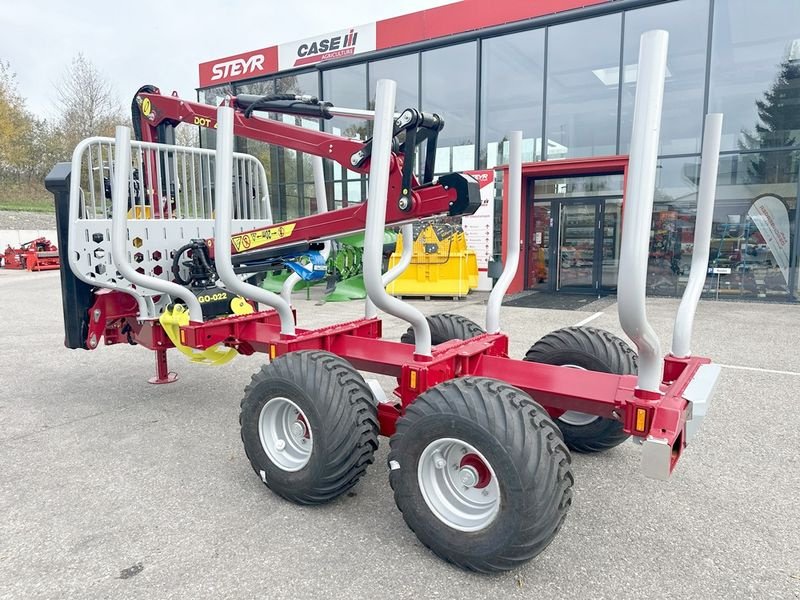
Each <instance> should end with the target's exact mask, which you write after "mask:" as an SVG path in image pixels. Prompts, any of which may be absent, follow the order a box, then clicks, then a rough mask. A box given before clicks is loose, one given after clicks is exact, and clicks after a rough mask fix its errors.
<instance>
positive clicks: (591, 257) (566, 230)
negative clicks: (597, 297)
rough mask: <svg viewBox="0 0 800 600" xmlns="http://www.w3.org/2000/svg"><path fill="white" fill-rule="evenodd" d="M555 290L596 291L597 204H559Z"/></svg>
mask: <svg viewBox="0 0 800 600" xmlns="http://www.w3.org/2000/svg"><path fill="white" fill-rule="evenodd" d="M559 206H560V208H559V218H558V221H559V226H558V229H559V231H558V273H557V279H556V291H561V290H564V291H570V290H571V291H587V292H588V291H593V290H594V289H596V277H595V266H596V264H597V257H596V256H595V254H596V251H597V243H596V238H597V222H598V214H597V213H598V208H599V207H598V202H597V201H595V200H587V201H583V202H580V201H578V202H559Z"/></svg>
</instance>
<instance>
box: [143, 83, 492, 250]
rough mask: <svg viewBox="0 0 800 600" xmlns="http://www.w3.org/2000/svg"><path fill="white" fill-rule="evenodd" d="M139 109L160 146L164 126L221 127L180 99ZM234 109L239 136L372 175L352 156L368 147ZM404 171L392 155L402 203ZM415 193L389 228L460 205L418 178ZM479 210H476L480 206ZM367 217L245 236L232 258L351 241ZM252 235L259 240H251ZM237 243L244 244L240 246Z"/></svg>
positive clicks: (149, 100)
mask: <svg viewBox="0 0 800 600" xmlns="http://www.w3.org/2000/svg"><path fill="white" fill-rule="evenodd" d="M136 103H137V104H138V105H139V107H140V113H141V118H140V123H141V137H142V139H143V141H146V142H156V141H158V137H157V136H158V127H159V126H160V125H162V124H175V123H188V124H190V125H198V126H201V127H208V128H215V127H216V126H217V121H216V107H214V106H210V105H207V104H200V103H197V102H189V101H186V100H181V99H180V98H178V97H176V96H164V95H161V94H160V93H157V92H154V93H139V94H137V96H136ZM232 104H233V103H232ZM234 109H235V114H234V122H233V130H234V134H235V135H237V136H242V137H246V138H249V139H254V140H259V141H262V142H266V143H268V144H275V145H280V146H283V147H285V148H291V149H293V150H298V151H300V152H305V153H308V154H313V155H316V156H321V157H323V158H328V159H331V160H334V161H336V162H338V163H339V164H341V165H342V166H343V167H344V168H346V169H349V170H351V171H355V172H358V173H369V166H370V163H369V159H367V160H365V161H364V162H363V163H362V164H360V165H359V166H354V165H353V163H352V157H353V155H354V154H356V153H358V152H361V151H363V150H365V149H366V146H367V144H366V142H361V141H358V140H352V139H348V138H343V137H339V136H335V135H331V134H329V133H325V132H322V131H315V130H311V129H306V128H303V127H297V126H295V125H289V124H287V123H282V122H280V121H275V120H272V119H262V118H259V117H256V116H250V117H245V116H244V113H243V111H241V110H239V109H237V108H235V106H234ZM402 168H403V157H402V156H401V155H398V154H393V156H392V163H391V167H390V174H389V192H388V193H389V198H391V199H399V198H400V196H401V191H402V174H401V171H402ZM150 187H153V186H150ZM411 187H412V189H411V190H410V204H409V205H408V206H407V207H405V209H403V210H401V209H400V208H399V206H398V203H397V202H388V203H387V208H386V224H387V225H396V224H399V223H402V222H406V221H410V220H413V219H419V218H425V217H431V216H434V215H439V214H444V213H448V212H450V210H451V208H452V207H453V205H454V204H455V202H456V200H457V199H458V191H457V189H456V188H455V187H450V186H448V185H424V186H419V185H418V181H417V180H416V178H412V186H411ZM474 208H477V205H476V206H475V207H474ZM366 212H367V206H366V204H365V203H361V204H359V205H356V206H352V207H348V208H343V209H339V210H336V211H333V212H329V213H326V214H322V215H319V214H317V215H310V216H307V217H302V218H299V219H296V220H294V221H288V222H285V223H280V224H279V225H275V226H269V227H265V228H259V229H257V230H253V231H252V232H245V233H244V234H240V235H236V236H234V239H233V240H232V242H231V253H232V254H233V255H237V254H240V253H245V252H248V251H253V250H258V249H263V248H264V247H266V246H268V247H269V249H273V248H279V247H282V246H291V245H294V244H299V243H304V242H309V241H313V240H319V239H328V238H335V237H341V236H343V235H348V234H350V233H354V232H356V231H360V230H363V229H364V225H365V222H366ZM247 233H252V234H254V235H253V236H252V237H248V235H247ZM251 240H252V241H251ZM256 240H257V241H256ZM237 241H238V242H239V243H236V242H237ZM209 248H210V249H211V252H212V255H213V245H211V244H210V245H209Z"/></svg>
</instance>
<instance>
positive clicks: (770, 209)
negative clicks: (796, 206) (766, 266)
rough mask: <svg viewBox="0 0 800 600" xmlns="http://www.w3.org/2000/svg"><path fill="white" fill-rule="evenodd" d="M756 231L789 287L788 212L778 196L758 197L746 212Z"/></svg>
mask: <svg viewBox="0 0 800 600" xmlns="http://www.w3.org/2000/svg"><path fill="white" fill-rule="evenodd" d="M747 214H748V215H750V218H751V219H753V223H755V225H756V227H758V231H759V232H761V235H762V236H764V241H765V242H767V246H768V247H769V250H770V252H772V256H774V257H775V262H777V263H778V267H780V270H781V273H783V278H784V279H785V280H786V285H789V240H790V237H789V236H790V233H789V211H788V210H786V204H784V202H783V200H781V199H780V198H779V197H778V196H773V195H771V194H766V195H764V196H759V197H758V198H756V200H755V202H753V206H751V207H750V210H748V211H747Z"/></svg>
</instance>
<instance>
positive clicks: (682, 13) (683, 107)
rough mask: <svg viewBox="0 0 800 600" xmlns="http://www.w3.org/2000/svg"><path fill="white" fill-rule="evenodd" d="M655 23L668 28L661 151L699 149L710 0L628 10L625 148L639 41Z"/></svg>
mask: <svg viewBox="0 0 800 600" xmlns="http://www.w3.org/2000/svg"><path fill="white" fill-rule="evenodd" d="M651 29H665V30H666V31H668V32H669V53H668V55H667V79H666V81H665V83H664V107H663V112H662V116H661V139H660V146H659V152H658V153H659V154H662V155H663V154H693V153H696V152H700V137H701V133H702V131H703V90H704V89H705V71H706V51H707V47H708V0H681V1H680V2H671V3H668V4H660V5H657V6H649V7H647V8H640V9H638V10H632V11H628V12H626V13H625V48H624V51H623V59H622V64H623V67H622V74H623V75H622V79H623V81H622V107H621V116H620V121H621V122H620V152H621V153H623V154H626V153H627V152H628V151H629V148H630V139H631V128H632V127H633V103H634V98H635V95H636V73H637V66H636V65H637V64H638V62H639V46H640V43H639V42H640V37H641V35H642V34H643V33H644V32H645V31H649V30H651Z"/></svg>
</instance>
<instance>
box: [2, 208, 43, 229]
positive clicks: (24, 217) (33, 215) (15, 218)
mask: <svg viewBox="0 0 800 600" xmlns="http://www.w3.org/2000/svg"><path fill="white" fill-rule="evenodd" d="M55 228H56V215H55V213H37V212H25V211H11V210H0V229H55Z"/></svg>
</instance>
